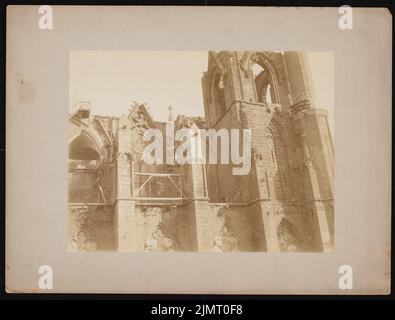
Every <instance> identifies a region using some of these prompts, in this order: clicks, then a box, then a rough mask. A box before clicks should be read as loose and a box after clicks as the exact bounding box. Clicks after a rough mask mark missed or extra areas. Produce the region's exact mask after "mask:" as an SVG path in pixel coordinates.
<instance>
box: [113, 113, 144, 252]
mask: <svg viewBox="0 0 395 320" xmlns="http://www.w3.org/2000/svg"><path fill="white" fill-rule="evenodd" d="M130 151H131V133H130V126H129V121H128V119H127V118H126V117H125V118H122V119H120V121H119V129H118V154H117V159H116V164H115V168H116V175H115V186H116V199H115V215H116V219H115V221H116V223H115V228H116V234H117V243H118V250H119V251H140V249H141V248H137V247H136V245H135V243H136V241H135V239H134V232H133V230H134V225H135V223H136V212H135V203H134V201H133V199H132V194H131V184H132V181H131V178H132V175H131V160H132V159H131V156H130Z"/></svg>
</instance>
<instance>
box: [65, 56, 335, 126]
mask: <svg viewBox="0 0 395 320" xmlns="http://www.w3.org/2000/svg"><path fill="white" fill-rule="evenodd" d="M308 57H309V61H310V67H311V71H312V76H313V83H314V87H315V91H316V96H317V100H318V104H319V107H321V108H325V109H327V110H328V112H329V123H330V125H331V128H332V133H333V114H334V98H335V97H334V79H335V78H334V77H335V74H334V72H335V61H334V53H333V52H309V53H308ZM207 63H208V52H207V51H72V52H71V53H70V95H69V103H70V107H71V106H73V105H74V104H76V103H77V102H78V101H90V102H91V107H92V112H93V113H94V114H98V115H111V116H121V115H123V114H125V115H126V114H128V109H129V107H130V105H131V104H132V102H133V101H137V102H141V103H143V102H146V103H147V105H148V107H149V112H150V114H151V115H152V117H153V118H154V119H155V120H157V121H165V120H166V119H167V116H168V106H169V105H172V106H173V107H174V112H173V113H174V115H175V116H176V115H177V114H178V113H180V114H184V115H187V116H204V106H203V93H202V85H201V78H202V75H203V72H204V71H206V70H207Z"/></svg>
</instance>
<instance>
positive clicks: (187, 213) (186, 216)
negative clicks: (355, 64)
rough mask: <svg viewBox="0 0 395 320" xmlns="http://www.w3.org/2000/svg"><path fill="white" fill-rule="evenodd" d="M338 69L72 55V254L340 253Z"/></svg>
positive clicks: (163, 55)
mask: <svg viewBox="0 0 395 320" xmlns="http://www.w3.org/2000/svg"><path fill="white" fill-rule="evenodd" d="M310 59H311V60H312V61H313V66H314V71H315V74H314V75H315V76H316V78H317V81H316V82H317V84H316V85H317V87H318V89H319V90H320V92H318V94H316V92H315V89H314V85H315V83H314V82H315V81H314V78H313V73H312V68H311V67H310ZM334 67H335V65H334V55H333V53H332V52H310V53H308V52H287V51H286V52H270V51H219V52H216V51H207V52H188V51H187V52H184V51H174V52H162V51H148V52H138V51H124V52H122V51H115V52H112V51H73V52H71V54H70V102H71V104H72V105H71V108H70V113H69V119H68V120H69V173H68V181H69V189H68V192H69V195H68V197H69V204H68V205H69V208H68V210H69V226H68V228H69V250H71V251H96V250H117V251H133V252H169V251H171V252H177V251H193V252H201V251H208V252H210V251H211V252H248V251H259V252H333V250H334V196H333V195H334V191H333V185H334V165H335V164H334V146H333V136H332V133H331V131H332V129H331V127H330V117H332V116H333V102H334V97H333V94H334ZM317 97H319V98H321V99H323V100H324V103H325V104H326V105H325V104H322V103H321V102H320V101H319V100H318V98H317ZM135 100H138V101H139V102H137V101H135ZM131 101H133V102H131ZM167 104H168V105H167ZM328 111H329V112H330V113H329V112H328ZM176 112H177V113H176Z"/></svg>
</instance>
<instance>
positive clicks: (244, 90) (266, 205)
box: [197, 51, 334, 252]
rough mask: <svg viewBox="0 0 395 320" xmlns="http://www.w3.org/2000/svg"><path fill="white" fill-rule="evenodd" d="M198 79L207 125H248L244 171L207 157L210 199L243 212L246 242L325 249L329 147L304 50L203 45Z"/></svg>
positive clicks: (329, 220) (330, 219) (329, 239)
mask: <svg viewBox="0 0 395 320" xmlns="http://www.w3.org/2000/svg"><path fill="white" fill-rule="evenodd" d="M202 82H203V95H204V105H205V115H206V122H207V127H209V128H214V129H217V130H219V129H221V128H226V129H231V128H240V129H248V128H250V129H251V131H252V167H251V171H250V173H249V174H248V175H246V176H234V175H232V172H231V168H230V167H229V166H226V165H216V166H214V165H208V168H207V169H208V170H207V171H208V190H209V197H210V201H215V202H217V201H218V202H224V203H227V204H228V205H229V206H233V207H236V206H237V211H242V212H243V215H244V217H243V220H244V224H245V226H244V227H243V230H249V235H246V236H247V238H249V241H248V242H249V247H250V248H251V249H252V250H263V251H271V252H276V251H325V252H328V251H332V250H333V242H334V241H333V235H334V214H333V180H334V150H333V143H332V136H331V133H330V129H329V126H328V120H327V112H326V111H325V110H322V109H318V106H317V103H316V99H315V95H314V89H313V85H312V81H311V74H310V70H309V66H308V60H307V57H306V54H305V53H302V52H285V53H282V52H251V51H223V52H210V53H209V61H208V70H207V72H205V73H204V76H203V80H202ZM197 215H199V213H197Z"/></svg>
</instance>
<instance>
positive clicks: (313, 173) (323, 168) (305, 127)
mask: <svg viewBox="0 0 395 320" xmlns="http://www.w3.org/2000/svg"><path fill="white" fill-rule="evenodd" d="M284 55H285V62H286V65H287V70H288V76H289V85H290V96H291V100H292V105H291V107H290V111H291V114H292V115H293V124H294V128H295V132H296V134H297V135H298V136H299V139H298V142H297V143H298V144H299V148H301V149H302V157H303V159H302V162H303V163H302V165H303V167H304V170H303V173H302V175H303V177H302V181H304V182H303V183H304V185H305V188H304V190H305V194H304V201H305V202H306V203H309V204H310V206H311V208H312V210H313V212H314V216H313V219H312V221H313V229H314V230H313V233H314V234H315V237H316V241H317V242H318V244H317V246H318V247H320V249H321V250H323V251H325V252H327V251H331V250H332V249H333V234H331V232H330V228H329V224H331V225H333V221H332V220H333V213H331V212H326V209H325V206H324V205H323V203H324V202H325V201H332V202H333V180H334V150H333V144H332V135H331V132H330V129H329V125H328V119H327V116H328V114H327V112H326V110H322V109H317V100H316V95H315V92H314V87H313V84H312V76H311V71H310V67H309V64H308V60H307V55H306V53H305V52H286V53H285V54H284ZM328 220H330V221H328Z"/></svg>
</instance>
